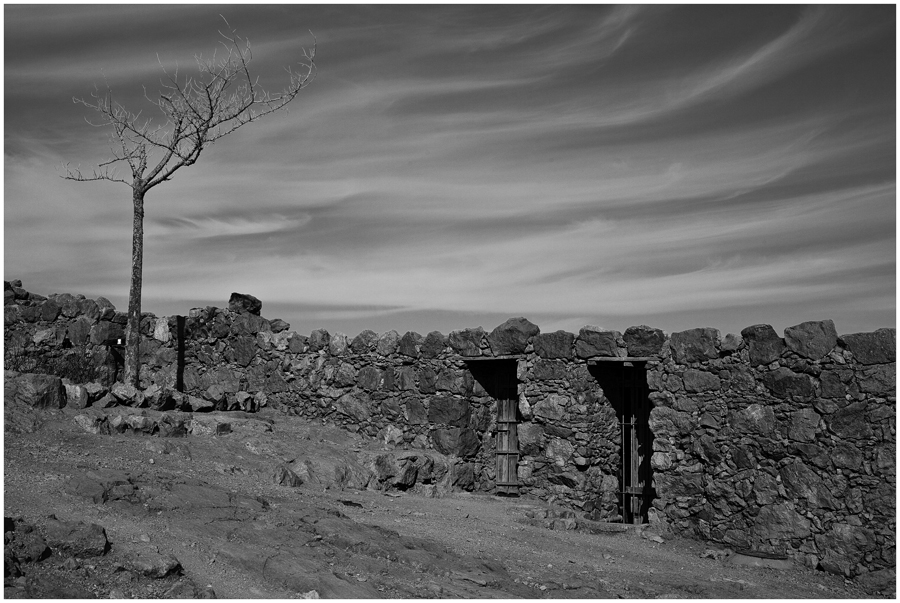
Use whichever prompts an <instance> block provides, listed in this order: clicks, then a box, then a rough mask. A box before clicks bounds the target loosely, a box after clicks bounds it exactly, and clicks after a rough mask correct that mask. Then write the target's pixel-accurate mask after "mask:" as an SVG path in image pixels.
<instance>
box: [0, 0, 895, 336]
mask: <svg viewBox="0 0 900 603" xmlns="http://www.w3.org/2000/svg"><path fill="white" fill-rule="evenodd" d="M220 15H221V16H220ZM895 15H896V7H895V6H894V5H875V6H855V5H854V6H834V5H826V6H780V5H775V6H762V5H750V6H727V5H726V6H717V5H700V6H689V7H677V6H669V5H654V6H638V5H621V6H609V5H603V6H601V5H579V6H565V7H563V6H539V5H501V6H462V5H456V6H454V5H450V6H437V5H422V6H415V5H400V6H388V5H374V6H365V7H363V6H352V5H321V6H313V5H309V6H306V5H299V6H298V5H265V6H247V5H227V4H226V5H191V6H175V5H167V6H151V5H104V6H96V5H94V6H89V5H88V6H74V5H55V6H51V5H16V6H14V5H6V6H5V7H4V11H3V16H4V27H3V29H4V78H3V82H4V99H5V104H4V170H3V174H4V184H3V196H4V244H3V251H4V264H3V265H4V279H5V280H11V279H21V280H22V281H23V285H24V287H25V288H26V289H28V290H29V291H34V292H36V293H40V294H43V295H47V294H50V293H54V292H59V293H62V292H68V293H81V294H84V295H85V296H87V297H91V298H96V297H98V296H104V297H106V298H108V299H109V300H111V301H112V302H113V303H114V304H115V305H116V307H117V308H118V309H121V310H125V309H126V307H127V297H128V286H129V275H130V255H131V254H130V250H131V224H132V205H131V191H130V189H129V188H128V186H127V185H125V184H121V183H111V182H95V183H80V182H72V181H68V180H64V179H62V178H61V177H60V174H61V173H62V168H61V166H63V165H65V164H66V163H68V164H70V165H73V166H79V165H80V166H81V167H82V168H83V169H85V170H89V169H90V168H91V167H92V166H94V165H96V164H97V163H99V162H102V161H104V160H106V159H107V158H108V157H109V149H108V135H109V132H108V131H106V130H104V129H102V128H96V127H93V126H91V125H89V124H88V123H86V121H85V119H86V118H90V117H91V114H90V111H89V110H88V109H86V108H85V107H84V106H81V105H78V104H75V103H73V102H72V98H73V96H77V97H88V96H89V95H90V93H91V91H92V90H93V89H94V86H95V85H97V86H100V87H103V86H104V85H108V86H109V87H110V89H111V90H112V91H113V94H114V96H115V98H117V99H119V100H120V102H122V103H123V104H125V105H126V106H128V107H129V108H131V109H133V110H145V111H148V113H147V115H150V113H149V111H150V110H151V109H152V107H147V106H146V104H145V103H143V104H142V99H143V87H144V86H146V87H147V90H148V93H149V94H151V96H152V95H153V94H154V93H155V92H156V91H157V90H158V89H159V88H160V85H159V82H160V79H161V77H162V67H165V68H166V69H167V70H169V71H171V70H172V69H173V68H174V67H175V65H176V63H177V65H178V67H179V72H180V73H188V72H190V70H191V67H192V61H193V57H194V55H195V54H197V53H202V54H203V55H204V56H209V55H210V54H211V53H212V51H213V50H214V49H215V47H216V44H217V43H218V40H219V33H218V31H219V30H220V29H221V28H222V24H223V22H222V16H224V17H225V18H226V19H227V20H228V22H229V23H230V24H231V25H232V26H233V27H235V28H236V29H237V30H238V33H239V34H242V35H244V36H246V37H247V38H249V40H250V41H251V43H252V45H253V51H254V54H253V63H252V64H251V67H252V68H253V70H254V72H255V73H256V74H258V75H259V77H260V82H261V84H263V85H264V86H265V87H267V88H269V89H271V90H273V91H277V90H279V89H281V88H282V87H283V86H284V83H285V78H286V75H285V72H284V67H286V66H288V65H291V64H295V63H296V62H297V61H298V60H300V58H301V55H302V48H303V47H308V46H310V45H311V44H312V42H313V34H314V35H315V40H316V51H317V54H316V63H317V67H318V73H317V77H316V79H315V81H314V82H313V83H312V84H311V85H310V86H309V87H308V88H306V89H304V90H303V91H302V92H301V93H300V95H299V96H298V97H297V98H296V99H295V100H294V101H293V102H292V103H291V105H290V106H289V111H287V112H279V113H276V114H273V115H269V116H268V117H266V118H265V119H263V120H260V121H258V122H256V123H253V124H250V125H247V126H246V127H244V128H242V129H241V130H238V131H237V132H234V133H233V134H231V135H229V136H228V137H226V138H223V139H222V140H220V141H219V142H217V143H216V144H215V145H213V146H212V147H210V148H209V149H207V150H205V151H204V152H203V154H202V155H201V157H200V160H199V161H198V163H197V164H196V165H194V166H191V167H189V168H185V169H183V170H181V171H179V172H178V173H177V174H176V175H175V177H174V178H173V180H172V181H170V182H166V183H163V184H162V185H160V186H158V187H156V188H154V189H152V190H151V191H150V192H149V193H148V194H147V197H146V206H145V211H146V216H145V222H144V228H145V238H144V245H145V249H144V273H143V283H144V285H143V310H144V311H146V312H153V313H155V314H157V315H158V316H163V315H172V314H187V313H188V311H189V310H190V309H191V308H194V307H204V306H209V305H212V306H217V307H227V304H228V299H229V297H230V295H231V293H232V292H240V293H248V294H251V295H254V296H256V297H258V298H259V299H260V300H262V302H263V307H262V314H263V316H265V317H267V318H270V319H272V318H281V319H283V320H286V321H287V322H289V323H290V324H291V328H292V329H293V330H296V331H297V332H300V333H309V332H310V331H312V330H313V329H316V328H325V329H328V330H329V331H330V332H332V333H335V332H342V333H344V334H347V335H349V336H351V337H352V336H354V335H355V334H357V333H359V332H360V331H362V330H364V329H372V330H374V331H376V332H384V331H387V330H390V329H394V330H396V331H398V332H399V333H401V334H403V333H404V332H406V331H408V330H413V331H417V332H419V333H421V334H425V333H428V332H430V331H433V330H439V331H441V332H443V333H445V334H446V333H448V332H449V331H451V330H453V329H461V328H466V327H475V326H482V327H483V328H485V329H486V330H488V331H490V330H491V329H493V328H494V327H496V326H497V325H499V324H501V323H502V322H503V321H504V320H506V319H507V318H509V317H514V316H524V317H526V318H528V319H529V320H531V321H532V322H533V323H535V324H537V325H538V326H539V327H540V328H541V330H542V331H543V332H551V331H555V330H557V329H564V330H567V331H570V332H574V333H577V332H578V330H579V329H580V328H581V327H582V326H585V325H596V326H600V327H601V328H607V329H617V330H620V331H624V330H625V329H626V328H627V327H629V326H632V325H641V324H646V325H650V326H654V327H658V328H661V329H663V330H665V331H667V332H669V333H671V332H676V331H681V330H684V329H689V328H694V327H714V328H717V329H719V330H720V331H721V332H722V335H724V334H726V333H738V332H740V330H741V329H742V328H744V327H747V326H750V325H753V324H758V323H766V324H771V325H773V326H774V327H775V329H776V330H777V331H778V332H782V331H783V329H784V328H786V327H789V326H792V325H796V324H799V323H801V322H804V321H808V320H823V319H831V320H833V321H834V322H835V325H836V327H837V330H838V332H839V333H853V332H859V331H871V330H874V329H876V328H879V327H893V326H895V322H896V16H895ZM310 32H312V33H310ZM161 66H162V67H161Z"/></svg>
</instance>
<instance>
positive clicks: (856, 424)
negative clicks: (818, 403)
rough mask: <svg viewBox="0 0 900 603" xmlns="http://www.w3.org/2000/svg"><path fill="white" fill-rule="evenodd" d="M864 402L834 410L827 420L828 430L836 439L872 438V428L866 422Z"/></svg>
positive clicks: (865, 405)
mask: <svg viewBox="0 0 900 603" xmlns="http://www.w3.org/2000/svg"><path fill="white" fill-rule="evenodd" d="M866 408H867V404H866V403H865V402H854V403H853V404H849V405H847V406H845V407H844V408H840V409H838V410H836V411H835V412H834V413H832V414H831V416H830V417H829V418H828V428H829V429H830V430H831V432H832V433H834V434H835V435H837V436H838V437H841V438H844V439H848V440H859V439H866V438H869V437H871V436H872V427H871V425H869V422H868V421H867V420H866Z"/></svg>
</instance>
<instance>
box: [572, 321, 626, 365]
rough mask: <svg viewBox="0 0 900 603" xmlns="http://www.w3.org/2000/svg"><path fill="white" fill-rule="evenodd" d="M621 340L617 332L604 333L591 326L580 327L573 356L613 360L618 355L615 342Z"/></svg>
mask: <svg viewBox="0 0 900 603" xmlns="http://www.w3.org/2000/svg"><path fill="white" fill-rule="evenodd" d="M621 338H622V334H621V333H619V332H618V331H604V330H603V329H601V328H600V327H595V326H592V325H588V326H585V327H582V328H581V330H580V331H578V338H577V339H576V340H575V355H576V356H578V357H579V358H593V357H595V356H601V357H604V358H615V357H616V356H618V354H619V347H618V344H617V343H616V342H617V341H618V340H619V339H621Z"/></svg>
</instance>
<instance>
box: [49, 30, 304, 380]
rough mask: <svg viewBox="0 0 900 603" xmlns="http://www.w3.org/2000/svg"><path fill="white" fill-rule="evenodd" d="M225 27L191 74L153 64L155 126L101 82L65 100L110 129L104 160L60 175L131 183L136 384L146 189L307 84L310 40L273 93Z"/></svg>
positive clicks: (131, 353) (131, 334)
mask: <svg viewBox="0 0 900 603" xmlns="http://www.w3.org/2000/svg"><path fill="white" fill-rule="evenodd" d="M223 20H224V17H223ZM225 24H226V26H228V28H227V30H226V31H227V33H222V32H221V31H220V32H219V33H220V35H221V36H222V41H221V43H220V44H221V48H217V51H216V52H215V53H213V56H212V58H209V59H203V58H202V57H201V56H200V55H197V56H196V57H195V58H196V63H197V70H198V73H196V74H194V75H191V76H186V77H181V76H179V73H178V69H177V67H176V69H175V72H174V73H169V72H167V71H166V69H165V68H164V67H163V66H162V62H160V67H161V68H162V71H163V74H164V79H163V81H162V82H161V85H162V90H161V91H160V93H159V96H158V97H151V96H150V95H149V94H148V93H147V89H146V87H145V88H144V97H145V98H146V99H147V101H149V102H150V103H151V104H153V105H155V106H156V107H157V108H158V109H159V110H160V111H161V112H162V114H163V119H162V120H160V121H159V122H158V123H154V122H153V121H152V120H151V119H150V118H145V117H143V116H142V115H141V112H137V113H134V112H131V111H129V110H128V109H126V108H125V107H123V106H122V105H120V104H119V103H118V102H116V101H114V100H113V97H112V92H111V90H110V89H109V86H108V85H107V87H106V90H105V91H103V92H101V91H100V90H99V89H95V91H94V93H93V94H92V95H91V100H85V99H83V98H73V99H72V100H73V101H74V102H75V103H78V104H82V105H84V106H85V107H88V108H89V109H93V110H94V111H96V112H97V113H99V114H100V117H99V119H98V120H97V121H91V120H87V121H88V123H89V124H91V125H92V126H96V127H111V128H112V130H113V132H112V134H111V135H110V151H111V157H110V158H109V159H108V160H107V161H105V162H103V163H101V164H99V165H98V166H97V167H96V168H95V169H94V170H93V171H92V172H91V173H90V174H84V173H82V172H81V170H80V169H79V168H72V167H70V166H69V165H66V166H65V173H64V174H63V178H66V179H68V180H76V181H79V182H90V181H94V180H109V181H112V182H121V183H123V184H127V185H128V186H129V187H131V193H132V195H131V199H132V203H133V205H134V220H133V224H132V244H131V287H130V289H129V292H128V322H127V326H126V333H125V337H126V341H125V375H124V381H125V383H130V384H132V385H135V386H137V385H138V384H139V377H140V354H139V345H140V322H141V282H142V271H143V262H144V197H145V196H146V194H147V191H149V190H150V189H151V188H153V187H154V186H156V185H158V184H161V183H163V182H166V181H167V180H171V179H172V176H173V175H174V174H175V172H177V171H178V170H179V169H181V168H183V167H188V166H191V165H193V164H194V163H196V161H197V159H198V158H199V157H200V153H202V152H203V150H204V149H206V148H207V147H208V146H210V145H211V144H213V143H214V142H216V141H217V140H219V139H220V138H222V137H223V136H226V135H227V134H230V133H232V132H234V131H235V130H237V129H238V128H240V127H241V126H243V125H245V124H248V123H250V122H253V121H256V120H258V119H260V118H261V117H264V116H266V115H269V114H270V113H274V112H275V111H278V110H279V109H282V108H284V107H285V106H286V105H287V104H288V103H290V102H291V101H292V100H294V98H295V97H296V96H297V94H298V93H299V92H300V90H302V89H303V88H305V87H306V86H308V85H309V84H310V83H311V82H312V80H313V78H314V77H315V74H316V64H315V56H316V46H315V38H313V47H312V50H307V49H304V50H303V57H302V59H301V60H300V62H299V63H298V65H299V69H296V70H295V68H291V67H287V68H285V71H287V73H288V77H289V82H288V85H287V86H286V87H285V88H284V89H283V90H282V91H281V92H278V93H270V92H268V91H266V90H265V89H264V88H262V87H261V86H260V85H259V80H258V78H257V77H253V76H251V75H250V69H249V65H250V60H251V58H252V54H251V51H250V43H249V41H248V40H246V39H245V38H241V37H239V36H238V35H237V31H236V30H235V29H233V28H232V27H231V26H229V25H228V22H227V21H226V22H225ZM223 49H224V53H222V50H223ZM220 53H222V54H224V56H222V54H220ZM157 60H159V59H158V57H157ZM119 167H122V168H123V170H124V168H126V167H127V169H128V170H129V171H130V175H127V174H126V175H123V176H120V175H119V173H118V170H117V168H119Z"/></svg>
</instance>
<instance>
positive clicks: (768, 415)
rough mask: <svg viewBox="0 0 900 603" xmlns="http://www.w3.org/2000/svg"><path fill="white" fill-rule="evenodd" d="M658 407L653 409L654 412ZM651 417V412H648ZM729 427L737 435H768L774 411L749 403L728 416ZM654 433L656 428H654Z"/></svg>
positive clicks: (772, 427)
mask: <svg viewBox="0 0 900 603" xmlns="http://www.w3.org/2000/svg"><path fill="white" fill-rule="evenodd" d="M656 410H658V409H654V412H655V411H656ZM650 416H651V418H652V416H653V413H652V412H651V413H650ZM728 422H729V424H730V425H731V428H732V429H733V430H734V431H735V432H736V433H737V434H739V435H742V434H759V435H763V436H770V435H772V434H773V433H774V431H775V412H774V411H773V410H772V409H771V408H770V407H768V406H762V405H760V404H750V405H749V406H747V407H746V408H744V409H741V410H739V411H737V412H734V413H731V414H730V415H729V418H728ZM654 433H656V430H654Z"/></svg>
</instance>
